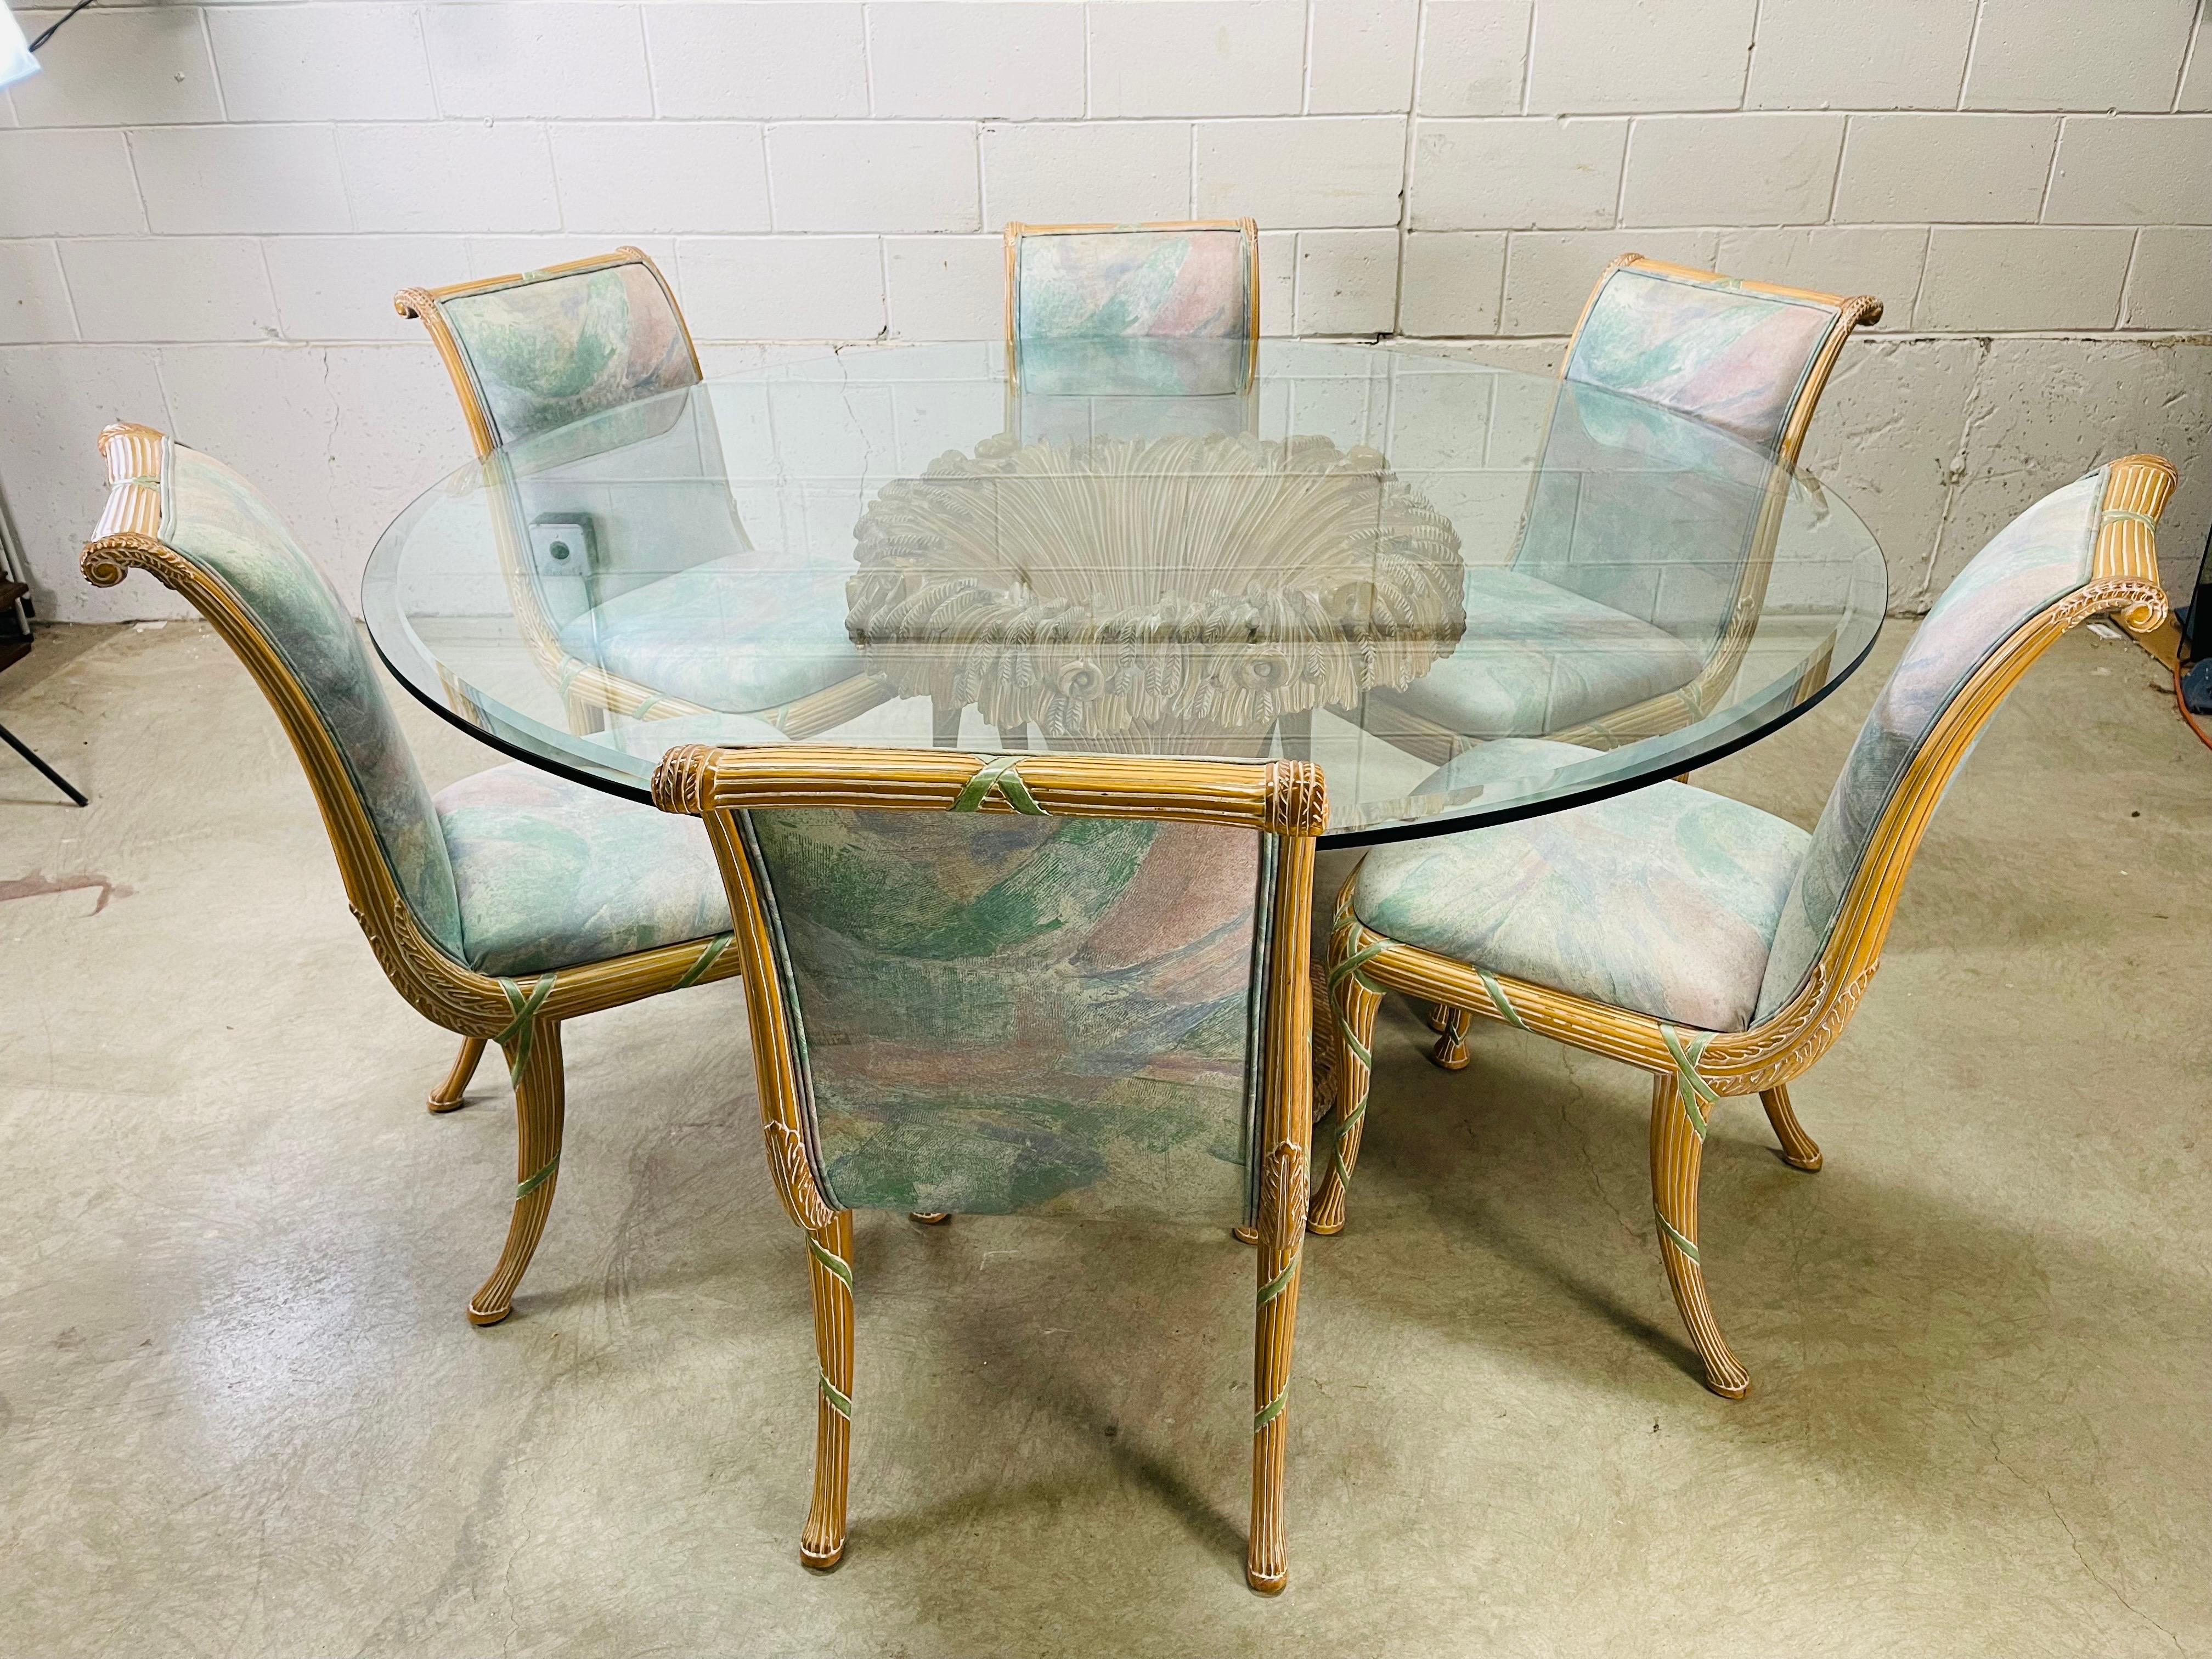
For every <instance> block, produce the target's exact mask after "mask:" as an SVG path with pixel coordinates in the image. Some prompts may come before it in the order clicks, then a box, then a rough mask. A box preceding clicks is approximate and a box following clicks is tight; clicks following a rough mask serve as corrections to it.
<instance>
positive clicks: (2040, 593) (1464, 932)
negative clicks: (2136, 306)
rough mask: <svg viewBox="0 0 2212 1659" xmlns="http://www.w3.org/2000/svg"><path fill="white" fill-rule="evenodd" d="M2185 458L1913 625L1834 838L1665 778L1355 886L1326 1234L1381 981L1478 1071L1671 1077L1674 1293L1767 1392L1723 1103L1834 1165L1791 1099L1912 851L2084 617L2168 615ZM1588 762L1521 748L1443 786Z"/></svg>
mask: <svg viewBox="0 0 2212 1659" xmlns="http://www.w3.org/2000/svg"><path fill="white" fill-rule="evenodd" d="M2173 483H2174V472H2173V469H2172V467H2171V466H2170V465H2167V464H2166V462H2165V461H2163V460H2160V459H2158V458H2156V457H2154V456H2148V455H2131V456H2129V457H2127V458H2126V459H2123V460H2118V461H2114V462H2112V464H2111V465H2107V466H2106V467H2104V468H2102V469H2101V470H2100V471H2097V472H2094V473H2092V474H2091V475H2090V476H2089V477H2086V478H2083V479H2082V480H2081V481H2080V482H2079V483H2074V484H2071V485H2069V486H2068V487H2067V488H2065V489H2061V490H2059V491H2057V493H2055V494H2053V495H2050V496H2047V497H2045V499H2044V500H2043V501H2041V502H2039V504H2038V505H2036V506H2035V507H2031V508H2030V509H2029V510H2028V511H2027V513H2023V514H2021V517H2020V518H2018V519H2017V520H2015V521H2014V522H2013V523H2012V525H2011V526H2009V527H2008V528H2007V529H2006V530H2004V531H2003V532H2002V533H2000V534H1999V535H1998V536H1997V537H1996V539H1995V540H1993V541H1992V542H1990V544H1989V545H1988V546H1987V547H1985V548H1984V549H1983V550H1982V551H1981V552H1980V553H1979V554H1978V555H1977V556H1976V557H1975V558H1974V559H1973V561H1972V562H1971V563H1969V564H1968V565H1967V566H1966V569H1965V570H1964V571H1962V572H1960V574H1959V576H1958V577H1957V578H1956V579H1955V580H1954V581H1953V582H1952V583H1951V585H1950V586H1949V588H1948V590H1947V591H1946V592H1944V594H1943V596H1942V599H1940V600H1938V601H1937V603H1936V607H1935V608H1934V609H1933V610H1932V611H1929V614H1928V617H1927V620H1926V621H1925V622H1924V623H1922V624H1921V626H1920V629H1919V631H1918V632H1917V633H1916V634H1915V635H1914V636H1913V639H1912V642H1911V645H1910V646H1909V647H1907V648H1906V650H1905V656H1904V658H1903V659H1902V660H1901V661H1900V662H1899V664H1898V666H1897V669H1896V671H1894V672H1893V674H1892V675H1891V677H1890V680H1889V684H1887V686H1886V687H1885V688H1884V689H1883V690H1882V693H1881V697H1880V698H1879V699H1878V700H1877V701H1876V702H1875V708H1874V712H1873V713H1872V714H1869V716H1868V717H1867V720H1866V724H1865V726H1863V728H1862V729H1861V730H1860V732H1859V735H1858V740H1857V743H1856V744H1854V745H1853V747H1852V749H1851V751H1850V758H1849V759H1848V760H1847V761H1846V762H1845V763H1844V770H1843V774H1842V776H1841V777H1840V778H1839V779H1838V781H1837V784H1836V787H1835V790H1834V793H1832V794H1831V795H1830V797H1829V799H1828V804H1827V807H1826V810H1825V811H1823V812H1822V813H1821V815H1820V823H1819V824H1818V826H1817V827H1816V828H1815V829H1814V830H1813V832H1812V834H1811V835H1810V836H1808V835H1807V834H1806V833H1805V832H1804V831H1803V830H1802V829H1798V828H1797V827H1796V825H1794V824H1790V823H1785V822H1784V821H1783V820H1782V819H1779V818H1776V817H1770V816H1769V815H1767V814H1766V813H1764V812H1761V811H1757V810H1756V809H1754V808H1753V807H1749V806H1746V805H1741V804H1740V803H1738V802H1735V801H1732V800H1729V799H1725V798H1723V797H1722V796H1719V795H1713V794H1708V793H1705V791H1703V790H1699V789H1693V788H1691V787H1688V786H1686V785H1684V784H1678V783H1662V784H1656V785H1654V786H1652V787H1649V788H1646V789H1643V790H1639V791H1637V792H1635V793H1631V794H1627V795H1623V796H1620V797H1617V798H1615V799H1611V800H1607V801H1601V802H1599V803H1598V804H1596V805H1591V806H1586V807H1581V808H1577V809H1576V810H1574V811H1567V812H1562V813H1559V814H1557V815H1556V816H1553V817H1541V818H1535V819H1531V820H1529V821H1528V822H1525V823H1516V824H1510V825H1505V826H1502V827H1500V828H1498V829H1480V830H1474V831H1472V832H1470V833H1468V834H1466V835H1461V836H1446V837H1440V838H1438V839H1437V840H1433V841H1425V842H1410V843H1405V844H1401V845H1398V846H1393V847H1389V848H1381V849H1378V850H1377V851H1376V852H1374V853H1371V854H1369V855H1368V857H1367V858H1366V860H1364V863H1363V864H1362V865H1361V866H1360V867H1359V868H1358V870H1357V871H1355V872H1353V874H1352V878H1350V879H1349V880H1348V881H1347V882H1346V884H1345V886H1344V889H1343V890H1342V891H1341V893H1340V895H1339V896H1338V900H1337V908H1336V919H1335V931H1334V938H1333V939H1332V943H1331V945H1330V953H1329V954H1330V966H1329V984H1330V987H1331V989H1332V993H1333V995H1334V1003H1335V1007H1336V1011H1337V1015H1336V1017H1337V1020H1338V1024H1339V1030H1340V1035H1341V1040H1342V1043H1343V1049H1344V1052H1343V1054H1342V1057H1341V1064H1342V1066H1343V1071H1342V1073H1341V1077H1342V1082H1341V1085H1340V1100H1341V1102H1342V1103H1343V1104H1342V1108H1341V1116H1340V1119H1339V1121H1338V1124H1337V1127H1336V1130H1335V1151H1334V1156H1333V1158H1332V1159H1331V1163H1330V1167H1329V1170H1328V1176H1327V1177H1326V1179H1325V1180H1324V1181H1323V1182H1322V1188H1321V1191H1320V1192H1319V1194H1317V1195H1316V1198H1315V1200H1314V1206H1313V1212H1312V1218H1311V1223H1310V1225H1311V1226H1312V1228H1313V1231H1316V1232H1322V1233H1333V1232H1336V1231H1340V1229H1341V1228H1342V1227H1343V1225H1344V1212H1345V1191H1346V1183H1347V1182H1349V1181H1350V1180H1351V1178H1352V1170H1353V1167H1354V1166H1355V1164H1356V1163H1357V1161H1358V1156H1359V1144H1360V1133H1361V1130H1362V1128H1363V1127H1364V1124H1363V1121H1362V1120H1363V1118H1364V1114H1365V1112H1366V1109H1367V1103H1368V1094H1369V1086H1370V1085H1369V1073H1370V1066H1371V1065H1372V1060H1371V1045H1372V1042H1373V1037H1374V1029H1375V1016H1376V1007H1377V1006H1378V1005H1379V1004H1380V1001H1381V999H1382V994H1383V992H1384V991H1386V990H1395V991H1403V992H1406V993H1407V994H1411V995H1413V996H1417V997H1425V998H1428V999H1431V1000H1433V1001H1435V1002H1437V1003H1438V1004H1440V1005H1441V1006H1443V1008H1444V1009H1445V1010H1447V1011H1448V1018H1447V1020H1446V1023H1445V1029H1444V1032H1443V1037H1442V1038H1441V1039H1440V1041H1439V1042H1438V1043H1437V1048H1436V1051H1435V1054H1434V1055H1433V1058H1434V1059H1435V1060H1436V1061H1437V1064H1438V1065H1440V1066H1443V1067H1445V1068H1446V1069H1447V1070H1457V1069H1458V1068H1460V1067H1461V1066H1464V1065H1466V1064H1467V1059H1468V1055H1467V1048H1466V1044H1465V1040H1464V1039H1465V1035H1466V1031H1467V1029H1468V1024H1469V1023H1470V1022H1471V1018H1472V1016H1473V1015H1475V1014H1480V1015H1481V1016H1483V1017H1484V1018H1488V1019H1496V1020H1502V1021H1504V1022H1505V1023H1507V1024H1512V1025H1516V1026H1518V1027H1520V1028H1521V1029H1522V1030H1527V1031H1535V1032H1539V1033H1541V1034H1542V1035H1543V1036H1549V1037H1552V1038H1554V1039H1556V1040H1557V1041H1559V1042H1566V1043H1571V1044H1573V1045H1574V1046H1575V1047H1577V1048H1586V1049H1588V1050H1589V1051H1590V1052H1591V1053H1593V1054H1604V1055H1607V1056H1609V1057H1610V1058H1613V1059H1615V1060H1626V1061H1627V1062H1628V1063H1629V1064H1630V1065H1632V1066H1641V1067H1643V1068H1644V1070H1646V1071H1649V1072H1650V1073H1652V1075H1653V1079H1654V1083H1653V1100H1652V1108H1651V1190H1652V1199H1653V1202H1654V1205H1655V1206H1656V1211H1657V1215H1658V1223H1659V1227H1658V1231H1659V1249H1660V1255H1661V1258H1662V1260H1663V1261H1664V1262H1665V1264H1666V1267H1667V1277H1668V1280H1669V1282H1670V1283H1671V1284H1672V1285H1673V1287H1674V1300H1675V1303H1676V1304H1677V1305H1678V1306H1679V1307H1680V1310H1681V1313H1682V1318H1683V1320H1684V1322H1686V1324H1687V1325H1688V1327H1689V1329H1690V1336H1691V1340H1692V1341H1693V1342H1694V1343H1695V1344H1696V1345H1697V1349H1698V1352H1699V1356H1700V1357H1701V1358H1703V1360H1704V1362H1705V1377H1706V1385H1707V1386H1708V1387H1709V1388H1711V1389H1712V1390H1713V1391H1714V1392H1715V1393H1717V1394H1722V1395H1728V1396H1729V1397H1730V1398H1731V1399H1733V1398H1738V1397H1740V1396H1741V1395H1744V1394H1745V1393H1746V1392H1747V1391H1748V1390H1749V1389H1750V1386H1751V1378H1750V1376H1749V1375H1748V1374H1747V1372H1746V1371H1745V1370H1744V1368H1743V1366H1742V1364H1741V1363H1740V1362H1739V1361H1738V1360H1737V1358H1736V1357H1735V1354H1734V1353H1732V1352H1730V1351H1729V1346H1728V1343H1727V1342H1726V1340H1724V1339H1723V1337H1722V1335H1721V1331H1720V1327H1719V1325H1718V1323H1717V1322H1716V1320H1715V1319H1714V1316H1713V1311H1712V1306H1711V1302H1710V1301H1709V1299H1708V1298H1707V1296H1706V1293H1705V1274H1704V1271H1703V1269H1702V1267H1700V1265H1699V1255H1698V1239H1699V1231H1698V1172H1699V1165H1700V1163H1701V1160H1702V1158H1703V1155H1704V1150H1705V1130H1706V1126H1707V1123H1708V1121H1710V1119H1711V1115H1712V1114H1713V1112H1714V1111H1715V1110H1717V1109H1718V1108H1719V1106H1720V1104H1721V1103H1722V1102H1723V1100H1725V1099H1727V1098H1729V1097H1732V1096H1737V1095H1746V1094H1756V1095H1758V1096H1759V1098H1760V1100H1761V1102H1762V1103H1764V1105H1765V1108H1766V1115H1767V1118H1768V1121H1770V1122H1771V1124H1772V1126H1773V1127H1774V1132H1775V1133H1776V1135H1777V1136H1778V1138H1779V1139H1780V1140H1781V1143H1782V1154H1783V1157H1784V1158H1785V1159H1786V1160H1787V1161H1788V1162H1789V1163H1790V1164H1792V1165H1794V1166H1795V1167H1796V1168H1798V1169H1801V1170H1817V1169H1819V1168H1820V1148H1819V1147H1818V1146H1815V1145H1814V1142H1813V1140H1812V1139H1811V1137H1810V1136H1808V1135H1807V1134H1806V1133H1805V1131H1804V1129H1803V1128H1802V1127H1801V1126H1800V1125H1799V1124H1798V1121H1797V1119H1796V1115H1794V1114H1793V1112H1792V1111H1791V1109H1790V1094H1789V1086H1788V1085H1789V1084H1790V1080H1791V1079H1794V1078H1796V1077H1797V1076H1798V1075H1800V1074H1801V1073H1803V1072H1804V1071H1805V1070H1806V1068H1807V1067H1808V1066H1811V1065H1812V1064H1813V1062H1814V1060H1818V1059H1819V1058H1820V1055H1821V1054H1824V1053H1826V1051H1827V1048H1828V1046H1829V1045H1830V1044H1831V1043H1832V1042H1835V1040H1836V1039H1837V1037H1838V1036H1840V1035H1841V1034H1842V1032H1843V1029H1844V1024H1846V1022H1848V1021H1849V1019H1850V1016H1851V1012H1852V1010H1853V1009H1855V1008H1856V1007H1857V1006H1858V1002H1859V999H1860V998H1861V997H1862V996H1863V995H1864V994H1865V992H1866V987H1867V984H1868V981H1869V980H1871V979H1872V978H1873V977H1874V972H1875V968H1876V967H1877V966H1879V965H1880V963H1881V947H1882V943H1883V940H1884V939H1886V938H1887V936H1888V933H1889V924H1890V920H1891V918H1892V916H1893V915H1894V914H1895V911H1896V908H1897V901H1898V895H1899V890H1901V888H1902V887H1903V884H1904V881H1905V872H1906V871H1907V869H1908V868H1909V867H1910V866H1911V860H1912V855H1913V853H1914V851H1915V850H1916V849H1917V848H1918V846H1919V844H1920V838H1921V836H1922V835H1923V832H1924V831H1925V830H1926V829H1927V825H1928V821H1929V817H1930V816H1931V815H1932V814H1933V813H1934V811H1935V810H1936V804H1937V802H1938V801H1939V800H1940V799H1942V794H1943V791H1944V789H1945V788H1946V787H1947V786H1948V784H1949V783H1950V781H1951V779H1952V777H1953V775H1954V773H1955V772H1956V771H1957V769H1958V768H1959V766H1960V763H1963V762H1964V760H1965V759H1966V754H1967V752H1968V750H1970V749H1971V748H1972V744H1973V742H1974V740H1975V738H1977V737H1978V735H1979V734H1980V732H1981V731H1982V728H1983V726H1984V724H1985V723H1986V722H1987V721H1988V720H1989V718H1990V715H1991V714H1994V713H1996V708H1997V706H1998V704H1999V703H2000V702H2002V699H2003V697H2004V696H2005V694H2006V693H2007V692H2008V690H2011V688H2012V686H2013V684H2014V682H2015V681H2016V680H2018V679H2019V678H2020V677H2021V675H2022V674H2023V673H2025V672H2026V671H2027V668H2028V665H2030V664H2032V663H2033V661H2034V660H2035V659H2037V658H2038V657H2039V656H2041V655H2042V654H2043V653H2044V651H2045V649H2047V648H2048V647H2050V646H2051V643H2052V642H2053V641H2056V640H2057V638H2058V637H2059V636H2060V635H2063V634H2064V633H2065V632H2066V631H2067V630H2068V629H2070V628H2072V627H2073V626H2074V625H2075V623H2080V622H2081V621H2083V620H2085V619H2086V618H2087V617H2094V616H2098V615H2100V614H2103V613H2106V612H2117V613H2118V617H2119V619H2120V621H2121V622H2122V623H2124V625H2125V626H2126V627H2127V628H2129V629H2131V630H2132V631H2134V632H2136V633H2143V632H2146V631H2148V629H2153V628H2155V627H2156V626H2158V624H2159V623H2160V622H2161V621H2162V620H2163V619H2164V617H2165V616H2166V596H2165V594H2164V592H2163V591H2162V590H2161V589H2160V586H2159V580H2158V561H2157V555H2156V547H2155V543H2154V526H2155V524H2156V522H2157V519H2158V515H2159V513H2160V511H2161V509H2163V507H2165V505H2166V498H2167V496H2168V495H2170V494H2171V493H2172V489H2173ZM1592 752H1593V751H1592V750H1587V749H1580V748H1576V747H1573V746H1571V745H1567V744H1553V743H1541V742H1532V741H1522V740H1507V741H1505V742H1501V743H1498V744H1487V745H1485V746H1484V747H1482V748H1480V749H1476V750H1471V751H1469V752H1468V754H1466V755H1464V756H1462V757H1461V758H1460V759H1459V760H1458V761H1455V762H1454V763H1452V764H1450V765H1449V766H1447V767H1445V768H1444V769H1443V771H1442V772H1440V773H1438V774H1437V776H1436V777H1435V778H1433V779H1431V781H1430V783H1429V785H1427V786H1425V787H1429V788H1444V787H1464V786H1466V785H1468V784H1470V783H1474V782H1478V781H1480V780H1481V779H1482V778H1484V777H1485V776H1486V775H1499V776H1503V775H1509V774H1510V773H1511V772H1512V771H1513V770H1514V769H1516V768H1517V769H1524V770H1525V769H1528V767H1530V766H1531V764H1532V763H1539V762H1543V761H1549V762H1550V763H1553V764H1561V765H1565V764H1572V763H1574V762H1575V761H1576V760H1577V759H1578V758H1581V757H1587V756H1588V755H1589V754H1590V753H1592Z"/></svg>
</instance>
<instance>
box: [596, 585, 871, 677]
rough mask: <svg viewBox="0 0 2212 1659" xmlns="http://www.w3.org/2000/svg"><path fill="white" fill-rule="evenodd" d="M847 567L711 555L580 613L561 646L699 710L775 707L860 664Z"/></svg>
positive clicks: (853, 671) (848, 673)
mask: <svg viewBox="0 0 2212 1659" xmlns="http://www.w3.org/2000/svg"><path fill="white" fill-rule="evenodd" d="M849 574H851V573H850V572H849V571H843V572H841V571H836V570H823V571H819V572H813V573H806V574H795V573H793V571H791V570H789V569H787V568H786V569H763V568H759V567H758V565H757V562H754V561H752V560H751V559H749V558H728V559H715V560H712V561H710V562H708V563H705V564H701V565H695V566H694V567H692V568H690V569H689V570H679V571H678V572H676V573H675V574H673V575H668V576H663V577H662V578H661V579H660V580H659V581H656V582H651V583H648V584H647V586H643V587H639V588H634V589H632V590H631V591H630V592H627V593H623V594H619V595H617V597H615V598H614V599H609V600H608V601H607V602H606V603H605V604H604V605H599V606H598V607H597V608H595V609H593V610H591V611H586V612H584V614H583V615H582V616H580V617H577V618H576V620H575V621H574V622H572V623H569V624H568V626H567V627H565V628H563V629H562V630H561V648H562V650H564V651H566V652H567V653H568V654H569V655H570V656H572V657H574V658H575V659H577V660H578V661H580V662H585V663H589V664H591V665H592V666H594V667H598V668H604V669H605V670H606V671H608V672H609V673H611V674H619V675H620V676H622V677H623V678H624V679H627V680H631V681H634V682H635V683H636V684H639V685H642V686H646V687H648V688H649V689H651V690H654V691H658V692H659V693H661V694H662V695H663V696H671V697H682V698H684V699H686V700H688V701H690V702H696V703H699V704H701V705H702V706H703V707H705V708H729V709H740V710H742V709H753V708H762V709H766V708H781V707H782V706H783V705H784V704H785V703H787V702H792V701H793V700H794V699H796V698H799V697H805V696H811V695H812V694H813V693H815V692H817V691H820V690H825V689H827V688H828V687H829V686H832V685H835V684H837V683H838V682H839V681H841V680H845V679H849V678H852V677H853V676H854V675H855V674H858V673H860V671H861V668H860V653H859V652H858V651H857V650H856V649H855V648H854V645H853V642H852V640H851V638H850V636H849V635H847V633H846V631H845V615H846V611H847V609H848V606H847V603H846V598H845V579H846V577H847V576H848V575H849Z"/></svg>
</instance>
